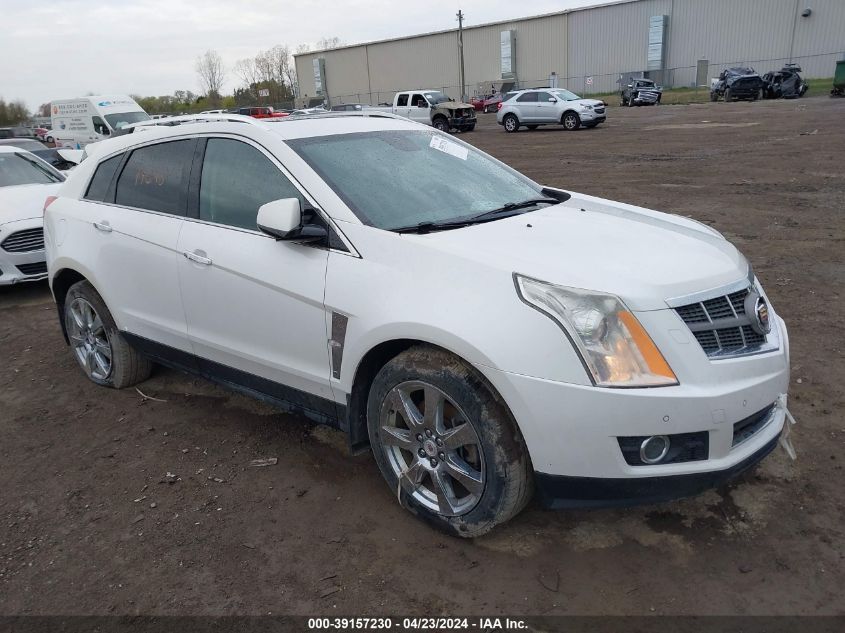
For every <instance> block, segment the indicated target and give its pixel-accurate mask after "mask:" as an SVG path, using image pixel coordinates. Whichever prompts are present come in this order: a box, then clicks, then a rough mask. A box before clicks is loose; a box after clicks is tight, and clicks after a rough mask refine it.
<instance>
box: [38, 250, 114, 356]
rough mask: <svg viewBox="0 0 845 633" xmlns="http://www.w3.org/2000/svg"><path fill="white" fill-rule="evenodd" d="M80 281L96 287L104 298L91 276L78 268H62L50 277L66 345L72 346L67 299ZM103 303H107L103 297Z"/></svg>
mask: <svg viewBox="0 0 845 633" xmlns="http://www.w3.org/2000/svg"><path fill="white" fill-rule="evenodd" d="M80 281H87V282H88V283H89V284H91V285H92V286H93V287H94V290H96V291H97V294H99V295H100V296H101V297H103V293H102V292H100V289H99V288H97V285H96V284H95V283H94V282H93V281H92V280H91V276H90V275H86V274H85V273H83V272H80V271H79V270H77V269H76V268H72V267H70V266H66V267H64V268H60V269H59V270H57V271H56V273H55V274H54V275H52V276H51V277H50V290H51V291H52V293H53V300H54V301H55V302H56V310H57V312H58V315H59V324H60V325H61V328H62V336H64V339H65V343H68V344H70V341H69V339H68V336H67V328H66V327H65V297H67V293H68V290H70V287H71V286H73V285H74V284H75V283H78V282H80ZM103 301H104V302H105V301H106V299H105V297H103ZM106 305H108V303H106Z"/></svg>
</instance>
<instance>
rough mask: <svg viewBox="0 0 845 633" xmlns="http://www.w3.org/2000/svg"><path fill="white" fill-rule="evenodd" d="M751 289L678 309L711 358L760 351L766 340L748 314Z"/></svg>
mask: <svg viewBox="0 0 845 633" xmlns="http://www.w3.org/2000/svg"><path fill="white" fill-rule="evenodd" d="M749 290H750V289H749V288H743V289H742V290H738V291H736V292H732V293H730V294H726V295H720V296H717V297H713V298H711V299H705V300H703V301H696V302H695V303H688V304H686V305H681V306H678V307H676V308H675V312H677V313H678V316H679V317H681V319H682V320H683V322H684V323H686V324H687V327H688V328H689V329H690V331H691V332H692V334H693V336H695V339H696V340H697V341H698V344H699V345H701V349H703V350H704V352H705V353H706V354H707V355H708V356H711V357H718V356H738V355H741V354H748V353H752V352H756V351H758V350H760V348H761V346H763V345H764V344H765V342H766V337H765V336H763V335H762V334H759V333H758V332H756V331H755V330H754V328H753V327H752V326H751V319H753V318H755V315H748V314H746V313H745V298H746V297H747V296H748V292H749Z"/></svg>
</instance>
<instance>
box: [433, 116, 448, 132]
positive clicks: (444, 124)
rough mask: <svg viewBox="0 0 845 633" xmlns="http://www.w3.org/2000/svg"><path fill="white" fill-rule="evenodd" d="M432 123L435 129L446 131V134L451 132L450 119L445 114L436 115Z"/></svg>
mask: <svg viewBox="0 0 845 633" xmlns="http://www.w3.org/2000/svg"><path fill="white" fill-rule="evenodd" d="M431 124H432V125H433V126H434V129H435V130H439V131H441V132H445V133H446V134H448V133H449V121H447V120H446V117H445V116H436V117H434V121H432V123H431Z"/></svg>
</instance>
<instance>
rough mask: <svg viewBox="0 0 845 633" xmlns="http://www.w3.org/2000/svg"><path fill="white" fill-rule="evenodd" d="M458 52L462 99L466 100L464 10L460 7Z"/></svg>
mask: <svg viewBox="0 0 845 633" xmlns="http://www.w3.org/2000/svg"><path fill="white" fill-rule="evenodd" d="M458 53H459V55H460V59H461V69H460V70H461V78H460V79H461V101H466V90H465V88H466V85H465V84H466V77H465V75H464V12H463V11H461V10H460V9H458Z"/></svg>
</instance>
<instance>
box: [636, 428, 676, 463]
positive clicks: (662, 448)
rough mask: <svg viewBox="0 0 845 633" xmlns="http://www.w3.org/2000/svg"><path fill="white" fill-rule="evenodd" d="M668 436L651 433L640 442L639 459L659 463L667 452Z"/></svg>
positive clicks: (644, 461)
mask: <svg viewBox="0 0 845 633" xmlns="http://www.w3.org/2000/svg"><path fill="white" fill-rule="evenodd" d="M669 443H670V442H669V438H668V437H666V436H665V435H652V436H651V437H647V438H645V439H644V440H643V443H642V444H640V459H641V460H643V463H645V464H657V463H660V460H662V459H663V458H664V457H666V453H668V452H669Z"/></svg>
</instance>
